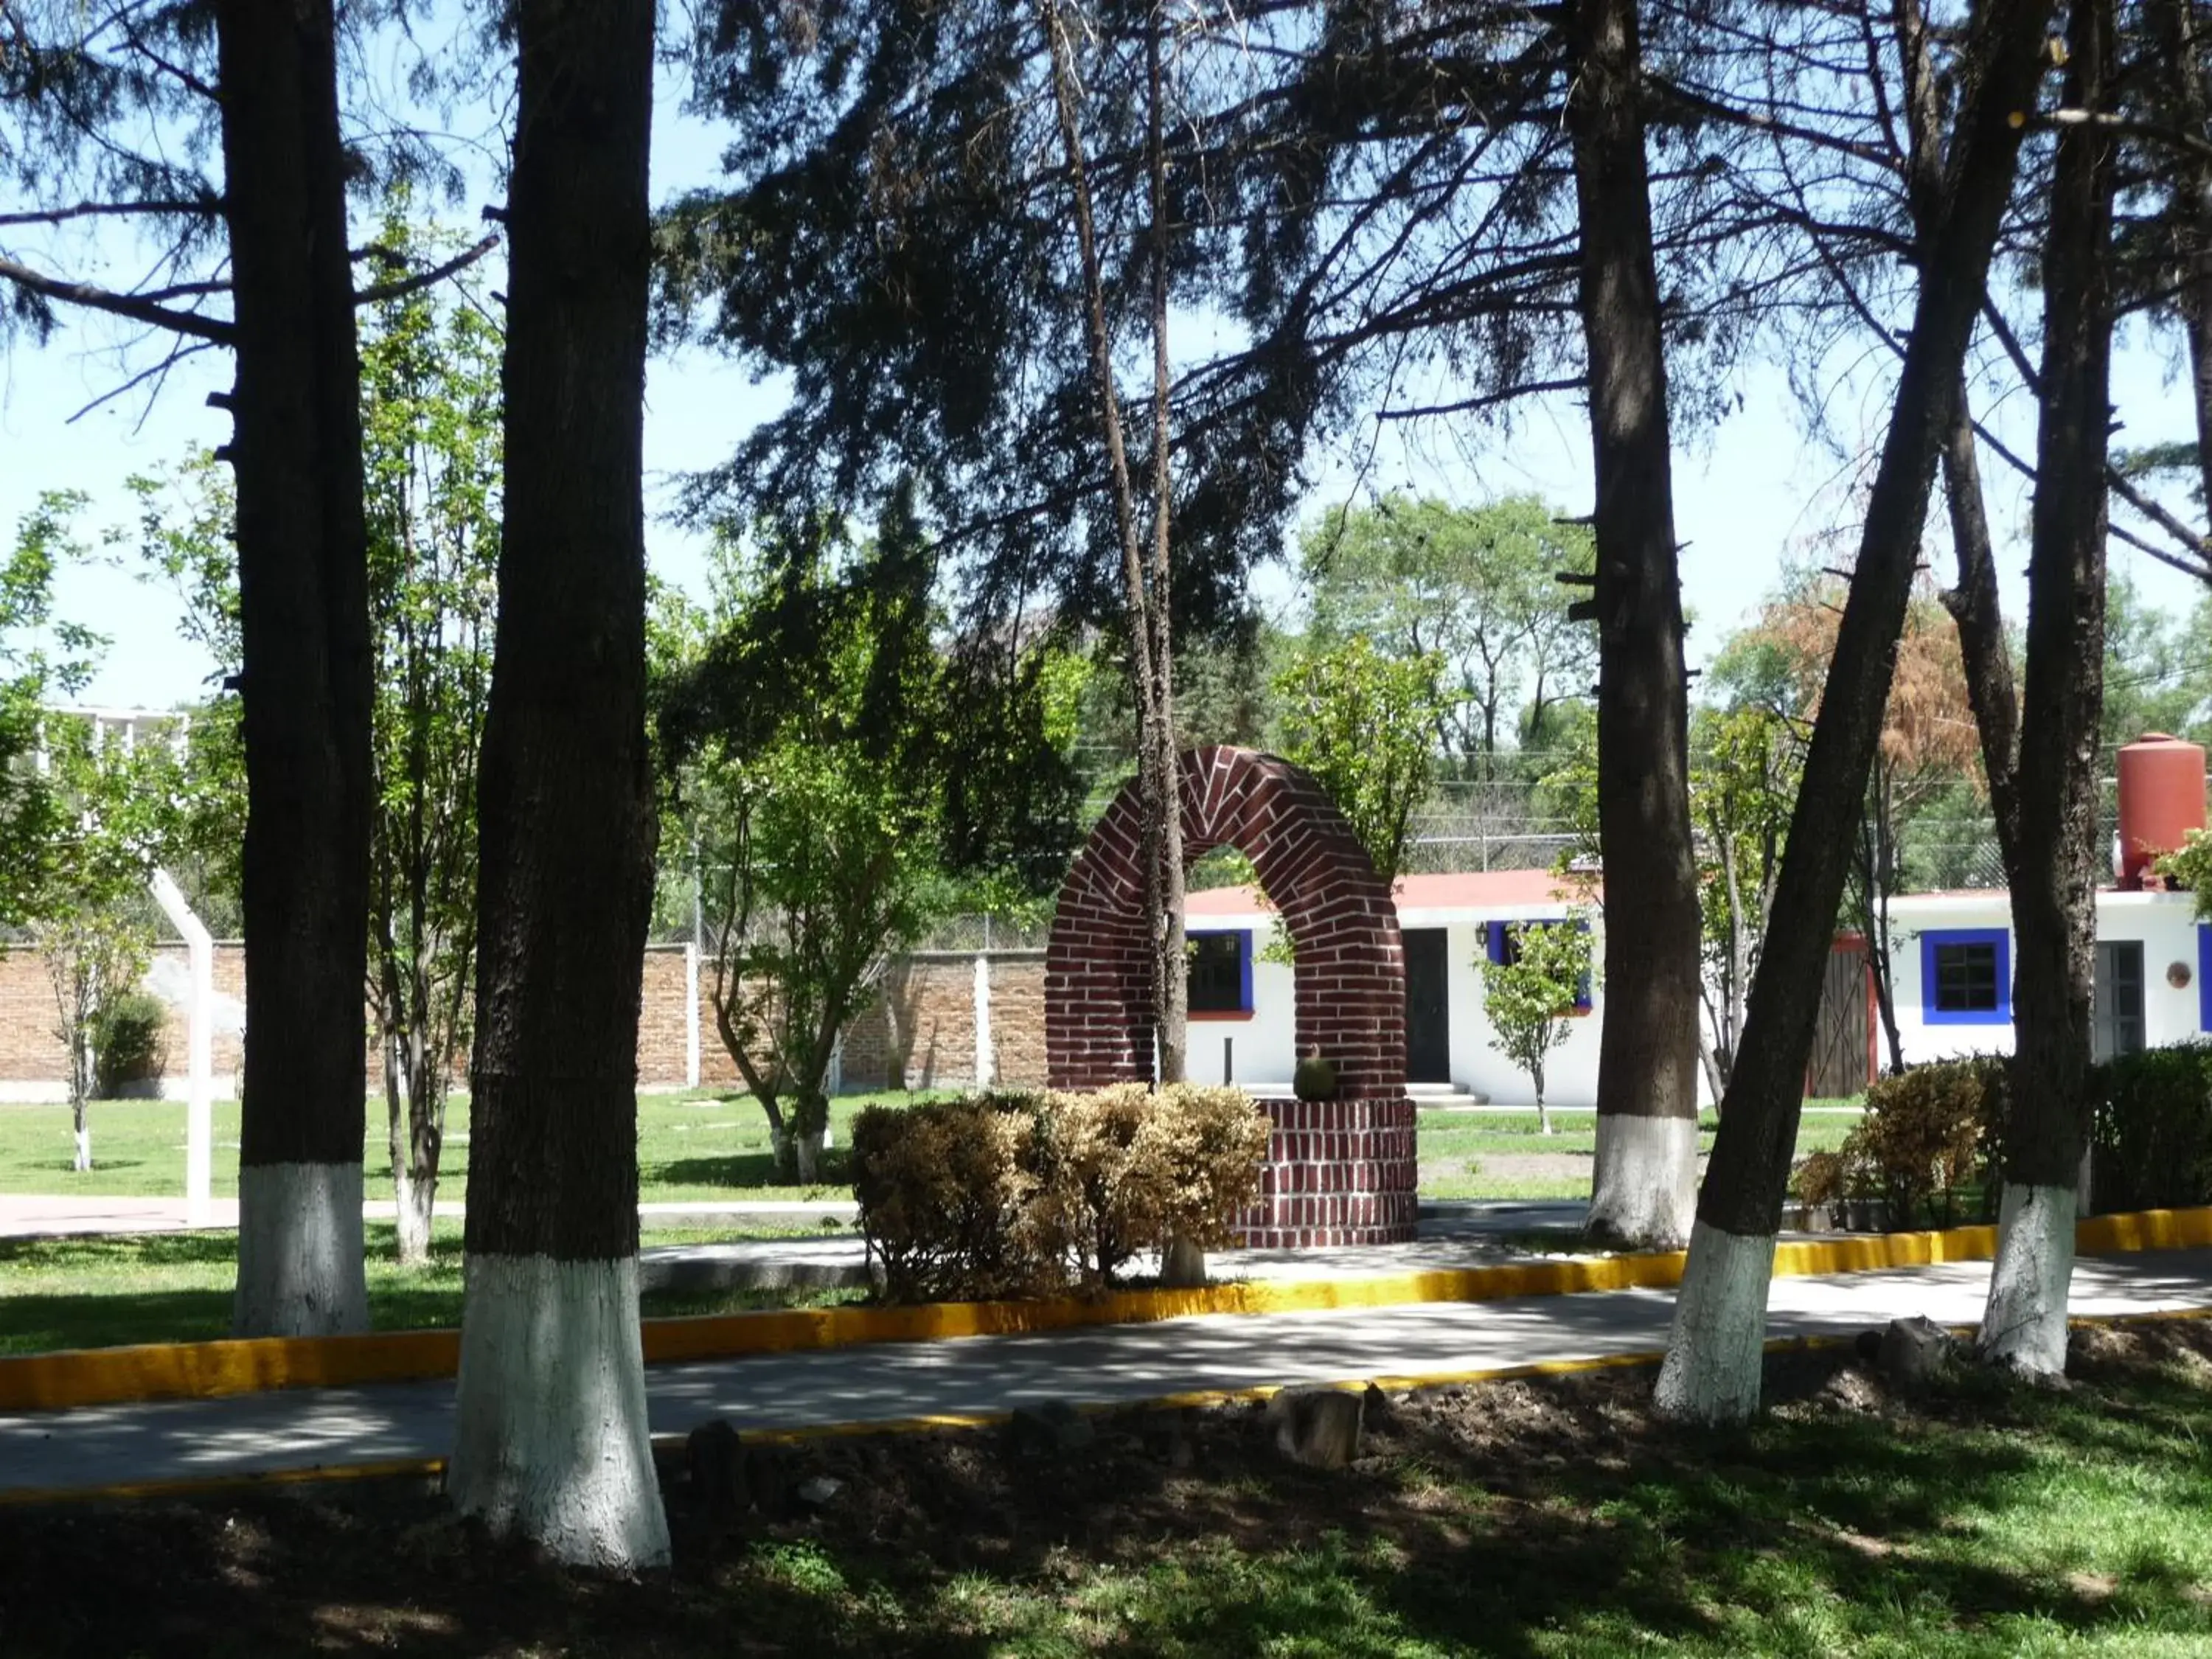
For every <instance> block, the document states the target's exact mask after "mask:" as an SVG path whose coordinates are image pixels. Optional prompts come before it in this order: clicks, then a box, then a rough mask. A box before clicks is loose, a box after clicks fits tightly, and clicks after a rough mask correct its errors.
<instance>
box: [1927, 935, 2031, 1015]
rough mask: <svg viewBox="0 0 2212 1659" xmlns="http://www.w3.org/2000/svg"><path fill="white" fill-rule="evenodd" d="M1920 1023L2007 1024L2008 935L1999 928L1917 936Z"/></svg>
mask: <svg viewBox="0 0 2212 1659" xmlns="http://www.w3.org/2000/svg"><path fill="white" fill-rule="evenodd" d="M1920 1019H1921V1023H1922V1024H1926V1025H2009V1024H2012V935H2011V934H2010V933H2008V932H2007V931H2006V930H2005V929H2003V928H2002V927H1945V928H1936V929H1931V930H1930V931H1929V932H1927V933H1923V934H1921V936H1920Z"/></svg>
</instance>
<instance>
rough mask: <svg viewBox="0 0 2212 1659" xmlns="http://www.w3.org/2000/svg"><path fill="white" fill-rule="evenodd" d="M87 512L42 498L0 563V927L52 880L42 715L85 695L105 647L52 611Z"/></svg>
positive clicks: (51, 809)
mask: <svg viewBox="0 0 2212 1659" xmlns="http://www.w3.org/2000/svg"><path fill="white" fill-rule="evenodd" d="M84 504H85V501H84V497H83V496H82V495H77V494H75V493H73V492H68V491H50V492H48V493H46V494H45V495H40V498H39V501H38V505H37V506H35V507H33V508H32V509H31V511H30V512H28V513H26V514H24V516H23V518H22V520H21V522H20V523H18V524H17V526H15V545H14V546H13V548H12V549H11V550H9V554H8V556H7V557H6V558H5V559H4V560H0V922H12V923H21V922H22V921H27V920H28V918H29V917H30V915H32V913H33V909H34V908H35V906H36V904H37V902H38V900H39V898H40V895H41V894H42V892H43V891H44V890H46V887H47V884H49V882H50V881H51V880H52V875H53V861H54V854H55V846H56V843H55V832H56V830H57V829H58V827H59V819H58V812H57V807H56V803H55V799H54V793H53V790H52V787H51V786H50V782H49V779H48V776H47V774H46V770H45V769H42V768H41V767H40V764H39V761H38V755H39V747H40V710H41V709H42V708H44V707H45V705H46V703H47V702H49V701H51V700H52V699H55V698H58V697H65V696H72V695H74V694H75V693H76V692H77V691H80V690H82V689H83V687H84V685H85V684H86V683H87V681H88V679H89V678H91V673H92V664H93V659H94V655H95V654H96V653H97V652H98V650H99V648H100V643H101V641H100V637H99V636H98V635H95V634H93V633H91V632H90V631H89V630H88V629H84V628H82V627H78V626H76V625H75V624H72V623H69V622H67V621H65V620H63V619H61V618H58V617H56V616H55V615H54V611H53V590H54V577H55V575H56V574H57V572H58V571H59V569H60V568H62V566H63V565H64V564H65V563H67V562H70V560H72V559H75V558H80V557H82V556H83V554H84V549H83V548H82V545H80V544H78V543H77V542H76V541H75V540H74V539H73V538H72V534H71V527H72V524H73V521H74V520H75V519H76V514H77V513H79V512H81V511H82V508H83V507H84Z"/></svg>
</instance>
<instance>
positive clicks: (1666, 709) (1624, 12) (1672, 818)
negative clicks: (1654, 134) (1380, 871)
mask: <svg viewBox="0 0 2212 1659" xmlns="http://www.w3.org/2000/svg"><path fill="white" fill-rule="evenodd" d="M1569 20H1570V21H1569V27H1570V29H1571V51H1572V53H1573V57H1574V61H1575V65H1576V74H1575V92H1574V95H1573V97H1572V99H1571V100H1570V102H1569V105H1568V118H1569V122H1570V124H1571V126H1572V128H1573V131H1574V147H1575V192H1576V200H1577V204H1578V208H1579V211H1580V216H1581V223H1582V313H1583V339H1584V340H1585V342H1586V343H1587V344H1588V349H1589V410H1590V449H1591V455H1592V461H1593V468H1594V471H1595V477H1596V485H1597V500H1596V512H1595V517H1594V519H1593V520H1592V522H1593V526H1594V528H1595V534H1596V542H1597V585H1596V589H1595V608H1596V613H1597V625H1598V690H1597V745H1598V746H1597V791H1598V829H1599V842H1600V846H1601V850H1602V853H1603V855H1604V860H1605V1004H1606V1006H1605V1024H1604V1029H1603V1030H1602V1031H1601V1034H1600V1042H1599V1048H1598V1073H1597V1162H1596V1169H1595V1180H1594V1182H1593V1186H1592V1190H1591V1194H1590V1207H1589V1230H1590V1231H1591V1232H1592V1233H1593V1234H1595V1235H1597V1236H1599V1237H1604V1238H1610V1239H1617V1240H1620V1241H1621V1242H1624V1243H1631V1244H1656V1245H1661V1246H1663V1247H1666V1248H1668V1249H1673V1248H1677V1247H1679V1246H1680V1244H1681V1243H1683V1242H1684V1241H1685V1240H1686V1238H1687V1237H1688V1236H1689V1230H1690V1222H1691V1216H1692V1202H1693V1200H1694V1198H1695V1196H1696V1188H1697V1165H1698V1158H1697V1152H1698V987H1699V931H1700V927H1701V925H1702V921H1701V917H1700V915H1699V905H1698V869H1697V857H1696V854H1695V851H1694V849H1693V848H1692V841H1691V833H1690V785H1689V775H1690V772H1689V768H1690V761H1689V723H1690V721H1689V700H1688V689H1687V688H1688V682H1687V679H1686V677H1685V675H1684V673H1683V662H1682V599H1681V583H1680V575H1679V574H1678V572H1677V569H1676V562H1675V544H1674V469H1673V463H1672V453H1671V450H1670V447H1669V445H1670V440H1669V436H1668V419H1667V365H1666V356H1665V351H1664V348H1663V344H1662V341H1661V338H1660V331H1659V280H1658V274H1657V270H1656V266H1655V264H1654V261H1653V255H1652V249H1651V199H1650V181H1649V178H1648V175H1647V172H1646V167H1645V161H1644V114H1643V109H1642V106H1641V101H1640V100H1641V96H1642V79H1643V65H1642V58H1641V48H1640V46H1639V45H1638V37H1637V9H1636V0H1574V3H1573V4H1572V5H1571V6H1570V8H1569Z"/></svg>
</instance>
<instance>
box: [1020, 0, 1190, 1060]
mask: <svg viewBox="0 0 2212 1659" xmlns="http://www.w3.org/2000/svg"><path fill="white" fill-rule="evenodd" d="M1037 17H1038V21H1039V23H1040V25H1041V27H1042V29H1043V31H1044V37H1045V46H1046V50H1047V52H1048V54H1049V56H1050V58H1051V63H1052V90H1053V104H1054V112H1055V114H1056V115H1057V116H1058V118H1059V125H1060V148H1061V153H1062V155H1063V157H1064V159H1065V160H1066V163H1067V181H1068V193H1069V196H1070V197H1071V198H1072V200H1073V205H1074V209H1075V235H1076V245H1077V250H1078V253H1079V258H1080V260H1081V264H1082V269H1083V289H1084V302H1085V305H1084V322H1085V334H1086V337H1087V338H1088V340H1089V343H1090V347H1091V380H1092V384H1093V386H1095V388H1096V389H1097V393H1098V400H1099V420H1100V425H1101V428H1102V430H1103V433H1104V435H1105V439H1106V459H1107V467H1108V474H1109V481H1110V483H1111V493H1112V495H1113V501H1114V522H1115V531H1116V532H1117V534H1118V537H1119V540H1120V543H1121V581H1122V591H1123V598H1124V600H1125V602H1126V605H1127V611H1128V618H1129V659H1130V671H1131V674H1132V676H1133V681H1134V690H1135V691H1136V700H1137V780H1138V784H1137V787H1138V799H1139V800H1140V801H1141V802H1142V803H1143V805H1144V816H1145V860H1146V879H1145V924H1146V937H1147V938H1149V939H1151V940H1152V1021H1153V1027H1152V1029H1153V1036H1154V1040H1155V1041H1156V1042H1157V1043H1158V1048H1159V1074H1160V1081H1162V1082H1163V1083H1180V1082H1182V1079H1183V1074H1184V1061H1185V1058H1186V1054H1187V1050H1188V1011H1189V992H1188V984H1189V972H1190V968H1189V963H1188V960H1187V959H1186V957H1185V956H1184V952H1183V902H1182V901H1183V869H1182V803H1181V796H1180V792H1179V786H1178V773H1179V770H1180V769H1179V768H1178V767H1177V766H1176V740H1175V709H1174V703H1173V691H1172V686H1171V684H1170V660H1169V659H1170V646H1171V644H1172V634H1171V630H1170V617H1169V608H1168V597H1169V596H1168V580H1167V579H1168V574H1169V568H1168V549H1169V542H1168V532H1169V521H1168V507H1169V496H1170V491H1169V477H1168V453H1167V433H1166V422H1167V407H1166V402H1165V399H1166V394H1167V390H1168V381H1167V366H1166V365H1167V296H1166V285H1165V284H1166V277H1165V267H1164V263H1163V260H1164V254H1163V253H1162V252H1161V251H1160V249H1159V246H1158V243H1159V242H1160V240H1161V239H1163V238H1164V235H1165V234H1166V221H1165V218H1164V214H1165V211H1166V208H1165V194H1164V190H1163V188H1162V182H1163V181H1162V179H1161V167H1162V166H1163V165H1164V161H1163V156H1162V152H1161V149H1160V143H1159V137H1158V131H1157V129H1158V122H1159V118H1160V108H1159V106H1160V101H1161V96H1162V94H1161V89H1160V87H1159V84H1158V71H1157V67H1156V63H1157V59H1156V58H1155V59H1154V64H1155V67H1153V68H1152V69H1151V70H1149V72H1148V76H1147V80H1148V94H1147V97H1148V105H1149V115H1150V118H1151V125H1152V128H1153V129H1154V131H1153V133H1152V140H1151V143H1150V144H1149V145H1148V158H1149V159H1148V172H1149V174H1150V178H1151V184H1152V196H1153V201H1152V236H1153V240H1154V244H1155V246H1154V259H1153V272H1154V279H1153V295H1152V350H1153V392H1152V398H1153V404H1152V413H1153V453H1152V465H1153V503H1152V510H1153V526H1152V528H1153V540H1152V549H1151V551H1150V553H1149V555H1148V554H1147V551H1146V547H1145V544H1144V538H1143V537H1142V535H1141V533H1140V532H1139V529H1138V522H1137V492H1136V486H1135V483H1134V482H1133V476H1132V474H1131V471H1130V467H1129V452H1128V445H1127V440H1126V438H1125V436H1124V434H1123V428H1122V422H1121V394H1120V392H1119V391H1118V390H1117V389H1116V387H1115V380H1114V345H1113V337H1112V335H1111V333H1110V331H1109V329H1108V326H1107V319H1106V292H1105V281H1104V277H1103V274H1102V271H1101V268H1100V264H1099V255H1098V243H1097V228H1096V223H1095V221H1094V217H1093V214H1092V210H1091V174H1090V169H1089V167H1088V166H1087V165H1086V163H1085V152H1084V147H1083V122H1082V111H1081V105H1080V101H1079V100H1080V98H1081V88H1080V83H1079V81H1078V78H1077V76H1076V72H1075V61H1074V46H1073V43H1072V42H1071V41H1070V40H1069V39H1068V32H1067V22H1066V17H1065V15H1063V14H1062V13H1061V11H1060V5H1059V0H1038V6H1037ZM1152 27H1153V29H1154V31H1155V34H1154V41H1153V46H1154V47H1156V46H1157V30H1158V20H1157V19H1155V20H1154V22H1153V25H1152Z"/></svg>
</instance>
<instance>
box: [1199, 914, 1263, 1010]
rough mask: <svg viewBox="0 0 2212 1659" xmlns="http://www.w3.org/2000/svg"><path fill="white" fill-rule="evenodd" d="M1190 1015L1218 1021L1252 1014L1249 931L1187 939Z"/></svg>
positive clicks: (1222, 930) (1219, 931) (1224, 930)
mask: <svg viewBox="0 0 2212 1659" xmlns="http://www.w3.org/2000/svg"><path fill="white" fill-rule="evenodd" d="M1189 1011H1190V1012H1192V1013H1194V1014H1197V1015H1201V1016H1202V1015H1207V1014H1212V1015H1215V1016H1217V1017H1218V1016H1225V1015H1235V1014H1249V1013H1250V1012H1252V930H1251V929H1250V928H1249V927H1225V928H1219V929H1217V930H1215V931H1213V932H1211V933H1193V934H1191V935H1190V1002H1189Z"/></svg>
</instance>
